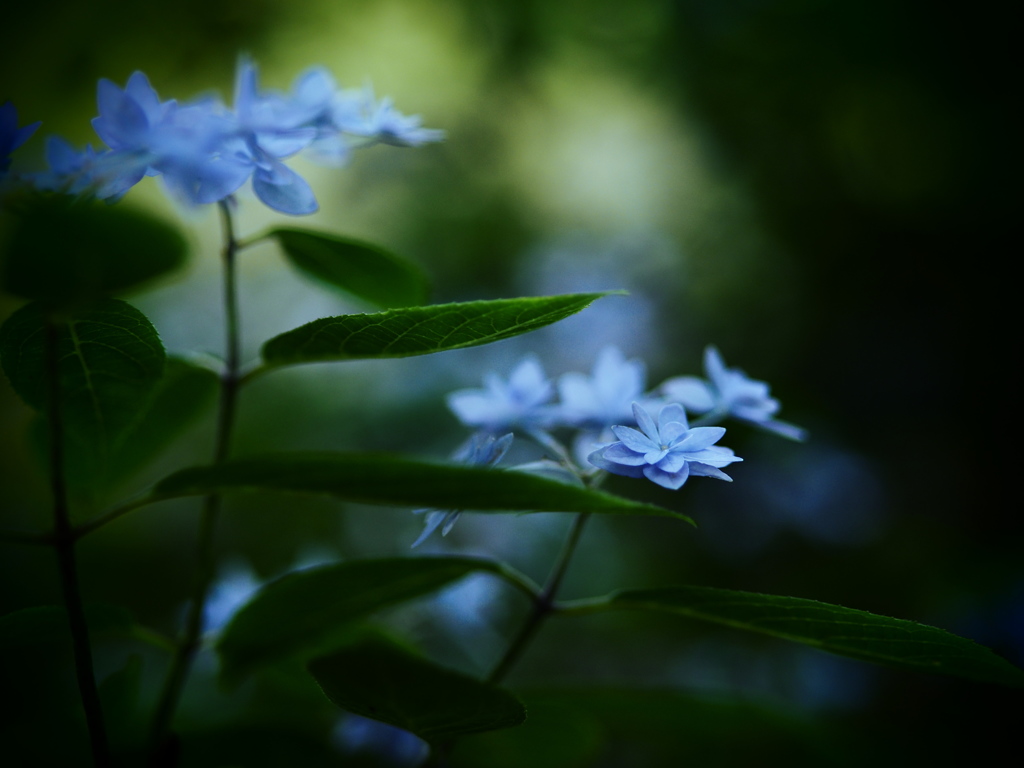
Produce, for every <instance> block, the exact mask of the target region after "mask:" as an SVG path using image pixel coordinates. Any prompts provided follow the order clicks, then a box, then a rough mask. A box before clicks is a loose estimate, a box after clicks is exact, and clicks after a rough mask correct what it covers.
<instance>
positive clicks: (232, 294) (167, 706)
mask: <svg viewBox="0 0 1024 768" xmlns="http://www.w3.org/2000/svg"><path fill="white" fill-rule="evenodd" d="M220 212H221V220H222V222H223V227H224V250H223V268H224V312H225V336H226V339H225V346H226V352H225V356H224V371H223V373H222V374H221V386H220V406H219V409H218V414H217V434H216V438H215V445H214V453H213V464H214V466H216V465H219V464H222V463H224V461H225V460H226V459H227V457H228V454H229V453H230V450H231V433H232V431H233V428H234V423H235V412H236V406H237V399H238V388H239V381H240V379H239V367H240V364H239V359H240V349H241V341H240V336H239V319H238V290H237V285H236V280H237V276H236V271H237V270H236V258H235V257H236V255H237V253H238V241H237V239H236V238H235V227H234V220H233V219H232V215H231V207H230V202H229V201H226V200H222V201H221V202H220ZM220 506H221V496H220V494H219V493H211V494H210V495H208V496H206V497H205V498H204V499H203V507H202V512H201V513H200V520H199V536H198V541H197V558H196V559H197V561H198V567H197V572H196V576H195V581H194V583H193V589H192V599H191V601H190V603H189V607H188V613H187V615H186V617H185V628H184V631H183V632H182V635H181V639H180V640H179V642H178V645H177V649H176V652H175V654H174V658H173V660H172V661H171V668H170V670H169V671H168V673H167V679H166V680H165V682H164V688H163V690H162V691H161V694H160V699H159V701H158V703H157V708H156V712H155V714H154V716H153V725H152V730H151V732H150V765H151V766H154V767H155V766H167V765H173V764H174V757H173V755H174V752H175V751H176V750H175V749H174V744H173V740H172V739H170V737H169V734H170V727H171V722H172V720H173V719H174V712H175V710H176V709H177V707H178V702H179V701H180V699H181V694H182V691H183V690H184V687H185V681H186V679H187V678H188V674H189V672H190V670H191V668H192V662H193V660H194V659H195V656H196V653H198V651H199V648H200V645H201V642H202V631H203V614H204V612H205V608H206V598H207V595H208V593H209V591H210V585H211V584H212V583H213V578H214V572H215V568H216V557H215V552H214V533H215V531H216V525H217V517H218V513H219V512H220Z"/></svg>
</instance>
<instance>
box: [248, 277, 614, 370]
mask: <svg viewBox="0 0 1024 768" xmlns="http://www.w3.org/2000/svg"><path fill="white" fill-rule="evenodd" d="M605 295H606V294H604V293H579V294H568V295H564V296H542V297H534V298H524V299H498V300H495V301H470V302H465V303H458V304H434V305H432V306H428V307H411V308H407V309H392V310H389V311H387V312H378V313H374V314H369V315H341V316H340V317H325V318H322V319H320V320H314V321H313V322H311V323H307V324H306V325H303V326H300V327H299V328H295V329H294V330H291V331H287V332H286V333H282V334H281V335H280V336H276V337H274V338H273V339H270V341H268V342H267V343H266V344H264V345H263V349H262V355H263V360H264V361H265V362H266V364H267V365H269V366H280V365H297V364H299V363H318V362H330V361H336V360H361V359H375V358H391V357H410V356H412V355H427V354H431V353H433V352H444V351H446V350H451V349H462V348H464V347H475V346H478V345H481V344H490V343H491V342H495V341H501V340H502V339H508V338H511V337H513V336H518V335H519V334H522V333H528V332H529V331H533V330H536V329H537V328H542V327H543V326H545V325H550V324H551V323H554V322H557V321H558V320H563V319H565V318H566V317H569V316H570V315H572V314H575V313H576V312H579V311H580V310H581V309H584V308H585V307H587V306H588V305H589V304H590V303H591V302H593V301H595V300H596V299H599V298H601V297H602V296H605Z"/></svg>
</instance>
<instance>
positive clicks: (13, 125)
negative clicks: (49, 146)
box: [0, 101, 40, 174]
mask: <svg viewBox="0 0 1024 768" xmlns="http://www.w3.org/2000/svg"><path fill="white" fill-rule="evenodd" d="M39 125H40V123H39V122H35V123H31V124H30V125H24V126H22V127H21V128H19V127H18V110H17V108H16V107H15V106H14V104H12V103H11V102H9V101H5V102H4V103H3V104H0V174H4V173H6V172H7V169H8V168H10V167H11V152H13V151H14V150H16V149H17V148H18V147H20V146H21V145H22V144H24V143H25V142H26V141H28V140H29V137H30V136H31V135H32V134H33V133H35V132H36V128H38V127H39Z"/></svg>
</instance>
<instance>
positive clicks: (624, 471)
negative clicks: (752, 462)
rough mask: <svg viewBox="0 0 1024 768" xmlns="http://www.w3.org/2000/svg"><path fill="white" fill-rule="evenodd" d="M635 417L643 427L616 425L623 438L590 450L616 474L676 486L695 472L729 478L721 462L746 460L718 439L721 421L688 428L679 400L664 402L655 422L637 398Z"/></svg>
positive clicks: (601, 464) (596, 462) (599, 464)
mask: <svg viewBox="0 0 1024 768" xmlns="http://www.w3.org/2000/svg"><path fill="white" fill-rule="evenodd" d="M633 417H634V418H635V419H636V423H637V425H638V426H639V427H640V429H639V430H636V429H633V428H632V427H626V426H614V427H612V432H614V434H615V436H616V437H617V438H619V440H618V441H617V442H614V443H611V444H609V445H606V446H604V447H603V448H599V449H598V450H596V451H594V452H593V453H592V454H590V456H589V457H588V458H589V461H590V463H591V464H593V465H594V466H595V467H598V468H600V469H603V470H606V471H607V472H611V473H612V474H615V475H625V476H626V477H646V478H647V479H648V480H651V481H653V482H655V483H657V484H658V485H660V486H662V487H664V488H669V489H670V490H676V489H677V488H680V487H681V486H682V485H683V483H685V482H686V480H687V478H688V477H690V476H691V475H692V476H695V477H716V478H718V479H719V480H729V481H731V480H732V478H731V477H729V476H728V475H727V474H725V473H724V472H722V470H721V467H724V466H727V465H729V464H731V463H733V462H734V461H742V459H740V458H739V457H737V456H736V455H735V454H733V452H732V450H731V449H729V448H723V447H721V446H716V445H714V443H717V442H718V441H719V440H720V439H721V438H722V435H724V434H725V429H724V428H723V427H695V428H693V429H690V426H689V423H688V422H687V420H686V411H685V410H683V407H682V406H681V405H679V404H678V403H672V404H670V405H666V406H665V407H664V408H662V409H661V413H659V414H658V421H657V423H655V421H654V419H653V418H652V417H651V415H650V414H649V413H648V412H647V411H646V410H645V409H644V408H643V407H642V406H641V405H640V404H639V403H634V404H633Z"/></svg>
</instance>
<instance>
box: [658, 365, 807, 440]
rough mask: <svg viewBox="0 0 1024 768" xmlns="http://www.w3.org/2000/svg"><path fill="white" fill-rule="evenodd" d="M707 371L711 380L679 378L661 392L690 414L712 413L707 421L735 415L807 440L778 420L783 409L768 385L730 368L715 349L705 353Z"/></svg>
mask: <svg viewBox="0 0 1024 768" xmlns="http://www.w3.org/2000/svg"><path fill="white" fill-rule="evenodd" d="M704 372H705V373H706V374H707V377H708V380H704V379H699V378H697V377H695V376H679V377H677V378H674V379H669V380H668V381H666V382H665V383H664V384H662V385H661V391H662V392H663V393H664V394H665V396H666V397H667V398H668V399H669V400H671V401H673V402H676V403H681V404H682V405H683V406H684V407H685V408H686V409H687V410H689V411H693V412H694V413H706V414H708V416H707V417H706V419H719V418H725V417H726V416H732V417H733V418H736V419H739V420H741V421H746V422H749V423H750V424H754V425H756V426H758V427H761V428H762V429H766V430H768V431H770V432H774V433H776V434H779V435H782V436H783V437H788V438H790V439H791V440H803V439H805V438H806V437H807V432H806V430H804V429H802V428H800V427H797V426H794V425H793V424H789V423H787V422H784V421H779V420H778V419H776V418H774V416H775V414H776V413H778V411H779V408H780V407H781V406H780V404H779V401H778V400H776V399H775V398H773V397H770V396H769V395H768V392H769V388H768V384H767V383H766V382H763V381H756V380H754V379H751V378H750V377H748V376H747V375H746V374H745V373H744V372H743V371H741V370H740V369H739V368H726V366H725V361H724V360H722V356H721V355H720V354H719V353H718V350H717V349H715V347H713V346H709V347H708V348H707V349H705V350H704Z"/></svg>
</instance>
